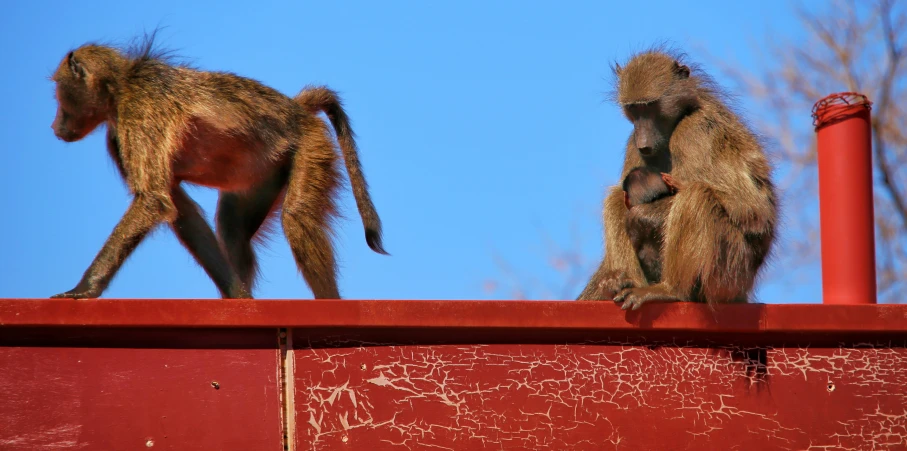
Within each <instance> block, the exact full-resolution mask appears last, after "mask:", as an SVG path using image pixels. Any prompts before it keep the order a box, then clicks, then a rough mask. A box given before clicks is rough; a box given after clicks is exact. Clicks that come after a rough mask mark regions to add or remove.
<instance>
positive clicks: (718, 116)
mask: <svg viewBox="0 0 907 451" xmlns="http://www.w3.org/2000/svg"><path fill="white" fill-rule="evenodd" d="M614 72H615V74H616V76H617V90H616V100H617V102H618V103H619V104H620V106H621V108H622V109H623V112H624V114H625V115H626V117H627V119H629V120H630V122H632V123H633V133H632V134H631V136H630V137H629V139H628V141H627V149H626V153H625V158H624V165H623V171H622V176H623V177H626V176H627V174H628V173H629V171H630V168H634V167H637V166H643V165H644V166H646V167H648V168H651V169H653V170H655V171H658V172H663V173H670V174H672V175H673V176H674V177H676V178H677V179H680V180H683V181H684V184H683V187H682V189H680V190H679V191H678V192H677V194H676V195H675V196H673V197H672V201H671V207H670V211H669V212H668V214H667V217H666V219H665V224H664V247H663V254H662V255H663V258H662V263H663V268H662V269H663V271H662V280H661V281H660V282H659V283H656V284H653V285H648V284H647V283H646V277H645V274H644V273H643V271H642V268H641V267H640V264H639V260H638V259H637V256H636V253H635V252H634V250H633V243H632V242H631V240H630V237H629V235H628V233H627V229H626V228H625V227H624V225H625V220H626V217H627V209H626V207H625V206H624V205H623V204H624V199H623V193H622V192H621V191H622V190H621V189H620V187H615V188H613V189H612V190H611V192H610V194H609V195H608V196H607V198H606V199H605V202H604V212H603V217H604V225H605V257H604V259H603V261H602V262H601V264H600V265H599V267H598V269H597V270H596V272H595V274H594V275H593V276H592V278H591V280H590V281H589V283H588V284H587V285H586V288H585V289H584V290H583V292H582V293H581V294H580V295H579V299H581V300H595V299H611V298H613V299H614V300H615V301H616V302H618V303H621V302H622V303H623V308H624V309H627V308H632V309H637V308H639V307H640V306H641V305H642V304H643V303H646V302H649V301H653V300H661V301H690V300H703V301H705V302H708V303H710V304H715V303H726V302H747V300H748V296H749V293H750V291H751V290H752V288H753V285H754V283H755V279H756V276H757V275H758V273H759V270H760V268H761V267H762V264H763V263H764V262H765V259H766V258H767V257H768V255H769V251H770V250H771V247H772V243H773V241H774V236H775V223H776V217H777V205H776V195H775V188H774V185H773V183H772V180H771V166H770V164H769V162H768V159H767V157H766V154H765V152H764V151H763V148H762V145H761V144H760V142H759V139H758V138H757V136H756V135H755V134H754V133H753V132H752V131H750V130H749V129H748V128H747V126H746V125H745V124H744V123H743V122H742V121H741V119H740V118H739V117H738V116H737V115H736V114H735V113H734V112H733V111H732V110H731V109H730V108H729V107H728V106H727V102H726V101H725V99H724V95H723V94H722V93H721V92H720V90H719V89H718V87H717V85H716V84H715V83H714V82H713V81H712V79H711V78H710V77H709V76H708V75H706V74H705V73H702V72H701V71H699V70H698V68H696V67H695V66H693V67H691V66H690V65H688V64H686V63H684V62H683V58H682V55H679V54H672V52H667V51H664V50H661V49H654V50H650V51H646V52H643V53H641V54H639V55H636V56H634V57H633V58H631V59H630V61H629V62H628V63H627V64H626V67H623V68H622V67H620V66H619V65H615V67H614Z"/></svg>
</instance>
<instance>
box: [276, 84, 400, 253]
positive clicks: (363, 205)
mask: <svg viewBox="0 0 907 451" xmlns="http://www.w3.org/2000/svg"><path fill="white" fill-rule="evenodd" d="M294 100H295V101H296V103H298V104H299V105H301V106H302V107H303V108H305V109H306V110H308V111H309V112H311V113H312V114H317V113H318V112H319V111H323V112H324V113H325V114H326V115H327V117H328V119H330V121H331V124H332V125H333V126H334V132H335V133H336V134H337V141H338V142H339V143H340V150H341V151H342V152H343V160H344V162H345V163H346V172H347V174H349V177H350V185H352V188H353V196H354V197H355V198H356V206H357V207H358V208H359V215H360V216H361V217H362V224H363V225H364V226H365V241H366V242H367V243H368V247H370V248H372V250H373V251H375V252H377V253H379V254H384V255H389V254H388V253H387V252H385V250H384V247H383V246H382V244H381V218H379V217H378V212H377V211H376V210H375V205H374V204H372V198H371V196H369V194H368V184H367V183H366V182H365V176H364V175H363V174H362V165H361V164H360V163H359V151H358V149H357V148H356V139H355V136H356V135H355V134H354V133H353V129H352V128H351V127H350V120H349V118H348V117H347V115H346V111H344V110H343V104H342V103H341V101H340V98H339V97H338V96H337V93H336V92H334V91H332V90H331V89H328V88H327V87H324V86H306V87H305V88H303V90H302V92H300V93H299V94H298V95H297V96H296V97H295V98H294Z"/></svg>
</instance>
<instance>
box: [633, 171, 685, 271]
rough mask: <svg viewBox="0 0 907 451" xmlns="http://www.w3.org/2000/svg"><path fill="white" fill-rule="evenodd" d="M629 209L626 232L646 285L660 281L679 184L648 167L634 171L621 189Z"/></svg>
mask: <svg viewBox="0 0 907 451" xmlns="http://www.w3.org/2000/svg"><path fill="white" fill-rule="evenodd" d="M622 188H623V191H624V203H625V204H626V205H627V210H628V211H627V220H626V229H627V235H628V236H629V238H630V242H631V243H632V245H633V252H635V253H636V258H637V259H638V260H639V266H640V268H641V269H642V273H643V275H644V276H645V278H646V283H648V284H653V283H658V282H660V281H661V266H662V258H661V254H662V252H661V248H662V243H663V240H664V223H665V220H666V219H667V217H668V212H669V211H670V209H671V201H672V199H671V197H670V196H673V195H674V194H675V193H676V192H677V183H676V182H675V181H674V179H673V178H672V177H671V176H670V175H669V174H659V173H657V172H654V171H652V170H649V169H648V168H646V167H645V166H640V167H638V168H633V169H632V170H630V172H629V173H628V174H627V176H626V177H625V178H624V182H623V185H622Z"/></svg>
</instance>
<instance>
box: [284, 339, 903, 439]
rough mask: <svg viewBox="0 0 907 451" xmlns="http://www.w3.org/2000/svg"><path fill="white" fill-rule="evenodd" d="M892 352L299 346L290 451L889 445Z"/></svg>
mask: <svg viewBox="0 0 907 451" xmlns="http://www.w3.org/2000/svg"><path fill="white" fill-rule="evenodd" d="M899 345H900V346H901V347H888V345H887V344H886V345H885V346H880V347H875V346H869V345H863V346H859V347H855V348H850V347H837V348H805V347H803V348H801V347H775V348H768V349H767V350H766V352H765V355H766V362H765V369H764V373H762V374H760V375H756V376H754V375H752V374H751V372H749V371H748V368H747V366H748V364H747V362H742V361H739V359H735V358H734V357H733V355H734V352H733V351H735V349H733V348H702V347H687V346H674V345H666V346H662V347H657V348H655V349H650V347H647V346H638V345H629V344H621V343H607V344H600V345H591V344H583V345H569V346H566V345H528V344H521V345H441V346H367V347H353V348H350V347H344V348H322V349H317V348H310V349H297V350H296V358H295V362H296V363H295V364H296V373H295V377H296V382H295V385H296V401H295V402H296V409H297V421H298V430H297V437H298V438H297V449H300V450H303V449H312V450H328V449H338V447H339V446H341V444H348V445H350V446H352V448H350V449H366V448H367V449H369V450H380V449H391V448H393V449H427V448H432V449H433V448H438V449H457V450H460V449H552V450H565V449H571V450H578V449H612V448H613V449H664V447H666V446H668V447H671V448H672V449H706V448H709V447H714V446H716V445H721V444H724V445H725V446H727V449H792V448H793V449H807V448H810V447H812V448H822V447H826V448H828V449H893V448H892V447H895V448H897V447H904V446H907V445H905V444H907V390H904V387H905V386H907V371H904V368H907V351H905V348H904V347H903V346H904V343H900V344H899ZM345 346H348V345H345ZM363 365H364V367H365V369H363ZM748 373H750V375H748ZM830 382H831V383H833V384H834V386H835V389H834V390H833V391H832V392H829V390H828V384H829V383H830ZM343 440H346V441H343ZM902 449H903V448H902Z"/></svg>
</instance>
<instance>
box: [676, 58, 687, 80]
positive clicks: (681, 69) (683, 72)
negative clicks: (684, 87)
mask: <svg viewBox="0 0 907 451" xmlns="http://www.w3.org/2000/svg"><path fill="white" fill-rule="evenodd" d="M674 73H675V74H677V76H678V77H680V78H689V76H690V68H689V67H687V66H684V65H683V64H680V63H678V62H677V61H674Z"/></svg>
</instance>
